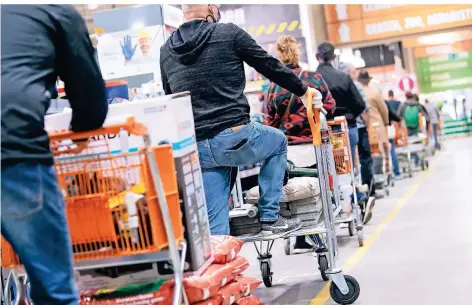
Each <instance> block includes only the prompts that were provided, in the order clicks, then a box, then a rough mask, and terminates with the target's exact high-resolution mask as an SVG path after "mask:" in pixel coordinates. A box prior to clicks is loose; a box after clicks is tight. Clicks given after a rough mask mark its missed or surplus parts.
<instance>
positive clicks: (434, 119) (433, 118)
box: [424, 99, 441, 149]
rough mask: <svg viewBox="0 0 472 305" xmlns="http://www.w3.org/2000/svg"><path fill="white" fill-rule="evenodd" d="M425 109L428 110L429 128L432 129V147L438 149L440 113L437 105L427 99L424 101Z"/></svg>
mask: <svg viewBox="0 0 472 305" xmlns="http://www.w3.org/2000/svg"><path fill="white" fill-rule="evenodd" d="M424 102H425V104H426V106H425V108H426V111H427V112H428V116H429V121H430V124H431V129H432V131H433V139H434V147H435V148H436V149H439V148H440V147H439V135H438V132H439V121H440V117H441V114H440V113H439V109H438V107H436V105H435V104H434V103H430V102H429V101H428V100H427V99H426V100H425V101H424Z"/></svg>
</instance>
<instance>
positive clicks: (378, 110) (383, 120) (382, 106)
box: [358, 71, 389, 199]
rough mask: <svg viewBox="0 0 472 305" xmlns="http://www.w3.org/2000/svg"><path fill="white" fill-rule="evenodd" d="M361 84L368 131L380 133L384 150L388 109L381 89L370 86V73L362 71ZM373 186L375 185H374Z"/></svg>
mask: <svg viewBox="0 0 472 305" xmlns="http://www.w3.org/2000/svg"><path fill="white" fill-rule="evenodd" d="M358 80H359V82H360V83H361V84H362V86H363V87H364V91H365V95H366V98H367V105H368V107H369V119H368V120H369V124H368V128H367V129H369V130H370V129H373V128H374V127H375V128H376V129H377V130H378V131H379V135H378V136H379V149H381V150H382V149H383V148H384V147H385V145H387V144H388V134H387V126H388V124H389V121H388V107H387V104H386V103H385V101H384V99H383V97H382V93H381V92H380V90H379V89H377V88H374V87H372V86H369V84H370V81H371V80H372V77H370V75H369V72H367V71H362V72H360V73H359V78H358ZM369 142H370V141H369ZM376 160H378V159H377V158H375V159H374V158H373V167H374V170H373V172H374V174H376V173H380V172H381V171H380V169H379V168H380V167H381V164H382V162H383V160H381V162H376ZM379 161H380V160H379ZM372 185H375V183H373V184H372ZM375 197H376V199H379V198H382V195H381V194H378V193H376V194H375Z"/></svg>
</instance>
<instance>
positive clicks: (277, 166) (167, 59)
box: [160, 4, 323, 236]
mask: <svg viewBox="0 0 472 305" xmlns="http://www.w3.org/2000/svg"><path fill="white" fill-rule="evenodd" d="M182 9H183V12H184V15H185V18H186V22H185V23H184V24H182V25H181V26H180V27H179V28H178V29H177V30H176V31H175V32H174V33H173V34H172V36H171V37H170V38H169V39H168V40H167V41H166V43H165V44H164V45H163V46H162V47H161V56H160V67H161V78H162V85H163V88H164V91H165V93H166V94H172V93H178V92H185V91H189V92H190V95H191V98H192V108H193V115H194V120H195V131H196V137H197V142H198V143H197V144H198V152H199V157H200V165H201V167H202V171H203V184H204V188H205V197H206V202H207V207H208V216H209V220H210V230H211V233H212V234H214V235H228V234H229V232H230V230H229V205H228V200H229V195H230V183H231V172H232V171H234V170H237V168H238V166H245V165H249V164H254V163H258V162H262V167H261V170H260V174H259V179H258V181H259V188H260V190H261V198H260V200H259V220H260V223H261V231H262V232H261V234H264V235H272V234H276V235H278V236H282V235H284V234H287V233H289V232H293V231H295V230H298V229H299V228H301V226H302V223H301V220H299V219H285V218H283V217H282V216H280V215H279V199H280V196H281V192H282V184H283V180H284V174H285V168H286V162H287V139H286V138H285V135H284V134H283V132H281V131H280V130H278V129H276V128H273V127H269V126H264V125H262V124H259V123H252V122H251V121H250V107H249V103H248V101H247V99H246V96H245V95H244V88H245V85H246V82H245V73H244V62H246V63H247V64H248V65H250V66H252V67H253V68H255V69H256V70H257V71H258V72H259V73H261V74H262V75H264V76H265V77H267V78H268V79H270V80H272V81H273V82H275V83H277V84H278V85H280V86H281V87H283V88H285V89H287V90H289V91H290V92H292V93H294V94H295V95H296V96H298V97H302V96H304V95H306V94H311V95H314V96H315V97H316V96H317V95H316V94H315V93H318V92H317V91H316V90H315V89H308V87H307V86H306V85H305V84H304V83H303V82H302V81H301V80H300V78H298V77H297V75H295V74H294V73H293V72H292V71H290V69H289V68H287V67H286V66H284V65H283V64H282V63H280V61H278V60H277V59H275V58H274V57H272V56H270V55H269V54H267V52H266V51H264V50H263V49H262V48H261V47H260V46H259V45H258V44H257V43H256V42H255V41H254V39H253V38H252V37H251V36H250V35H249V34H248V33H246V32H245V31H244V30H243V29H241V28H239V27H238V26H236V25H234V24H231V23H230V24H223V23H218V21H219V20H220V12H219V9H218V6H217V5H215V4H192V5H183V6H182ZM313 103H314V105H315V107H318V108H321V107H322V105H323V104H322V102H321V97H320V98H314V101H313Z"/></svg>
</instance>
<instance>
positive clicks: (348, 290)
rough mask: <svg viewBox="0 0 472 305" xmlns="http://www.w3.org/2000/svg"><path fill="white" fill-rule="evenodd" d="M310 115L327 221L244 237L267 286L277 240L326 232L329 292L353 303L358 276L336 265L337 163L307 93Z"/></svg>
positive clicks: (323, 259) (321, 259) (322, 261)
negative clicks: (280, 233) (284, 232)
mask: <svg viewBox="0 0 472 305" xmlns="http://www.w3.org/2000/svg"><path fill="white" fill-rule="evenodd" d="M307 115H308V119H309V122H310V127H311V131H312V134H313V146H314V150H315V155H316V160H317V167H318V169H317V170H316V172H317V175H318V176H319V179H318V181H319V184H320V185H319V186H320V190H321V192H320V198H321V202H322V212H323V218H324V225H319V226H316V227H311V228H306V229H301V230H298V231H296V232H293V233H290V234H288V235H285V236H262V235H251V236H245V237H241V239H242V240H244V241H245V242H252V243H254V246H255V248H256V251H257V253H258V260H259V266H260V270H261V273H262V278H263V281H264V284H265V286H266V287H271V286H272V277H273V272H272V264H271V259H272V254H271V250H272V247H273V245H274V242H275V240H277V239H279V238H289V237H297V236H307V235H308V236H313V235H324V234H325V235H326V253H325V254H324V255H319V256H318V264H319V266H320V269H322V272H323V273H324V274H326V275H327V277H328V278H329V279H331V280H332V283H331V286H330V294H331V297H332V298H333V300H334V301H335V302H336V303H338V304H352V303H354V302H355V301H356V300H357V298H358V297H359V293H360V287H359V283H358V282H357V281H356V279H355V278H353V277H351V276H349V275H344V274H343V272H342V270H341V269H339V268H337V267H336V259H337V252H338V245H337V240H336V228H335V221H336V220H335V214H334V210H335V208H334V207H333V203H335V204H337V203H338V202H339V198H336V197H337V196H336V192H335V191H334V190H336V189H337V187H338V185H337V179H335V177H336V167H335V162H334V158H333V146H332V144H331V138H330V134H329V130H328V126H327V123H326V119H325V117H324V115H320V113H319V111H318V110H317V109H315V110H313V107H312V97H311V96H308V97H307Z"/></svg>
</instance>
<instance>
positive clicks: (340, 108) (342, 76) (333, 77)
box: [316, 42, 366, 157]
mask: <svg viewBox="0 0 472 305" xmlns="http://www.w3.org/2000/svg"><path fill="white" fill-rule="evenodd" d="M316 58H317V59H318V62H319V66H318V69H317V70H316V72H318V73H319V74H321V76H322V77H323V79H324V80H325V81H326V83H327V84H328V88H329V90H330V91H331V94H332V95H333V98H334V100H335V101H336V110H335V112H334V116H345V117H346V120H347V124H348V127H349V144H350V145H351V154H352V157H353V156H354V152H355V148H356V145H357V143H358V142H359V134H358V130H357V124H356V119H357V117H359V116H360V115H361V114H362V113H363V112H364V110H365V109H366V103H365V102H364V100H363V99H362V96H361V95H360V93H359V90H357V87H356V85H354V82H353V81H352V79H351V77H350V76H349V75H348V74H346V73H344V72H342V71H339V70H336V69H335V68H334V67H333V61H334V60H335V59H336V55H335V54H334V45H333V44H331V43H329V42H323V43H321V44H320V45H319V46H318V50H317V53H316Z"/></svg>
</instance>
